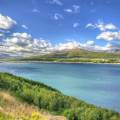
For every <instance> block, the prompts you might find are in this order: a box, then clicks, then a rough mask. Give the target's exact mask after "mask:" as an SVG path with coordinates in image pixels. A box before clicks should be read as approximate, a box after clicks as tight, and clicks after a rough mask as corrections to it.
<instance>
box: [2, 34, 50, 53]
mask: <svg viewBox="0 0 120 120" xmlns="http://www.w3.org/2000/svg"><path fill="white" fill-rule="evenodd" d="M50 49H51V44H50V43H49V42H47V41H46V40H43V39H36V38H32V36H31V35H30V34H27V33H13V34H12V36H10V37H8V38H6V39H5V40H4V43H3V44H2V49H0V51H1V50H2V51H6V52H14V53H23V54H28V53H29V54H32V53H36V54H42V53H48V52H50Z"/></svg>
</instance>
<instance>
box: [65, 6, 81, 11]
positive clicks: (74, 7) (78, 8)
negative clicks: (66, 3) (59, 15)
mask: <svg viewBox="0 0 120 120" xmlns="http://www.w3.org/2000/svg"><path fill="white" fill-rule="evenodd" d="M64 11H65V12H67V13H79V11H80V6H79V5H73V6H72V8H68V9H64Z"/></svg>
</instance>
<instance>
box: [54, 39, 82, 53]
mask: <svg viewBox="0 0 120 120" xmlns="http://www.w3.org/2000/svg"><path fill="white" fill-rule="evenodd" d="M75 48H80V43H79V42H77V41H69V42H66V43H59V44H58V45H56V46H55V47H54V50H58V51H61V50H70V49H75Z"/></svg>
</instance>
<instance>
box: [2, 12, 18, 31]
mask: <svg viewBox="0 0 120 120" xmlns="http://www.w3.org/2000/svg"><path fill="white" fill-rule="evenodd" d="M15 24H17V23H16V21H14V20H13V19H12V18H10V17H8V16H3V15H2V14H0V29H10V28H11V27H12V26H13V25H15Z"/></svg>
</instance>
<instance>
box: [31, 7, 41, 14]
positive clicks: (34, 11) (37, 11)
mask: <svg viewBox="0 0 120 120" xmlns="http://www.w3.org/2000/svg"><path fill="white" fill-rule="evenodd" d="M32 12H33V13H40V10H38V9H36V8H34V9H33V10H32Z"/></svg>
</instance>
